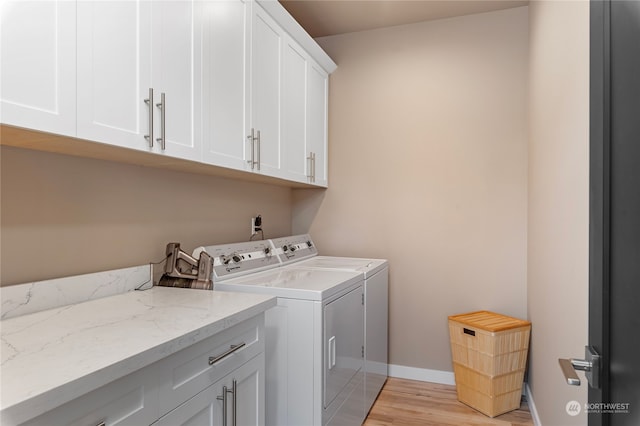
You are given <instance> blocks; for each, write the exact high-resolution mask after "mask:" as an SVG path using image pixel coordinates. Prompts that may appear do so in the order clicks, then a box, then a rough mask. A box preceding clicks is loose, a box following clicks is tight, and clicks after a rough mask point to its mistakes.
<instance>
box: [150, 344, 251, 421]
mask: <svg viewBox="0 0 640 426" xmlns="http://www.w3.org/2000/svg"><path fill="white" fill-rule="evenodd" d="M234 381H235V393H233V391H234ZM225 390H226V398H225V397H224V395H225V393H224V391H225ZM234 398H235V401H234ZM224 403H226V416H227V418H226V422H225V417H224V416H225V410H224V408H223V407H224ZM234 403H235V405H236V410H235V413H234V410H233V406H234ZM234 414H235V415H236V416H237V418H235V419H234V418H233V416H234ZM234 420H235V422H234ZM228 424H237V425H239V426H246V425H264V353H261V354H260V355H258V356H257V357H255V358H253V359H252V360H251V361H249V362H247V363H246V364H244V365H242V366H241V367H239V368H237V369H236V370H234V371H233V372H232V373H230V374H229V375H228V376H225V377H224V378H223V379H221V380H219V381H217V382H216V383H214V384H213V385H211V386H209V387H208V388H207V389H205V390H203V391H202V392H200V393H199V394H197V395H196V396H194V397H193V398H191V399H190V400H188V401H187V402H185V403H184V404H182V405H180V406H179V407H178V408H176V409H175V410H173V411H171V412H170V413H168V414H166V415H165V416H163V417H162V418H160V420H158V421H157V422H156V423H154V425H155V426H178V425H180V426H196V425H197V426H205V425H211V426H213V425H221V426H226V425H228Z"/></svg>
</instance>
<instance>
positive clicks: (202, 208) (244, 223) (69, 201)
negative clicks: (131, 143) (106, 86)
mask: <svg viewBox="0 0 640 426" xmlns="http://www.w3.org/2000/svg"><path fill="white" fill-rule="evenodd" d="M0 152H1V162H2V163H1V167H2V168H1V173H2V188H1V191H2V192H1V202H2V219H1V224H2V227H1V230H0V231H1V232H0V236H1V249H2V252H1V264H0V267H1V275H0V283H1V284H2V285H10V284H17V283H22V282H28V281H32V280H41V279H47V278H55V277H61V276H68V275H75V274H81V273H88V272H96V271H101V270H108V269H117V268H124V267H127V266H132V265H142V264H145V263H148V262H150V261H158V260H161V259H162V258H163V256H164V250H165V245H166V244H167V243H168V242H170V241H178V242H180V243H182V246H183V248H184V249H185V250H186V251H188V252H190V251H191V250H193V249H194V248H195V247H196V246H198V245H202V244H216V243H226V242H236V241H245V240H247V239H248V237H249V228H250V218H251V217H252V216H255V215H256V214H258V213H259V214H262V217H263V220H264V229H265V232H266V234H267V237H273V236H281V235H288V234H290V232H291V190H290V189H288V188H284V187H277V186H271V185H264V184H257V183H247V182H240V181H234V180H228V179H223V178H218V177H212V176H204V175H196V174H190V173H181V172H174V171H168V170H160V169H153V168H148V167H141V166H132V165H127V164H121V163H115V162H109V161H101V160H93V159H85V158H77V157H71V156H66V155H61V154H51V153H45V152H37V151H30V150H24V149H19V148H12V147H6V146H2V147H1V151H0Z"/></svg>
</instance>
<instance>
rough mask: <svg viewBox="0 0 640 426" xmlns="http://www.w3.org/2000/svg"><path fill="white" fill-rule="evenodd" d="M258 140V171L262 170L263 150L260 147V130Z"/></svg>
mask: <svg viewBox="0 0 640 426" xmlns="http://www.w3.org/2000/svg"><path fill="white" fill-rule="evenodd" d="M257 140H258V155H257V157H258V170H260V150H261V147H260V130H258V139H257Z"/></svg>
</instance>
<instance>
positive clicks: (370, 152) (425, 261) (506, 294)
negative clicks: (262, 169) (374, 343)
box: [293, 7, 528, 371]
mask: <svg viewBox="0 0 640 426" xmlns="http://www.w3.org/2000/svg"><path fill="white" fill-rule="evenodd" d="M527 34H528V32H527V8H526V7H524V8H517V9H510V10H504V11H499V12H492V13H486V14H479V15H470V16H465V17H460V18H453V19H445V20H439V21H432V22H427V23H421V24H413V25H406V26H399V27H391V28H386V29H382V30H374V31H365V32H359V33H352V34H346V35H339V36H332V37H326V38H321V39H319V40H318V41H319V43H320V45H321V46H322V47H323V48H324V49H325V50H326V51H327V53H328V54H329V55H330V56H331V57H332V58H333V59H334V60H335V61H336V62H337V64H338V69H337V71H336V72H335V73H334V74H332V75H331V80H330V95H329V96H330V101H329V102H330V103H329V139H330V151H329V161H330V163H329V183H330V188H329V189H328V190H327V191H326V192H321V191H314V190H294V196H293V198H294V204H293V205H294V207H293V230H294V232H306V231H310V232H311V234H312V235H313V237H314V239H315V240H316V242H317V245H318V247H319V250H320V252H321V253H324V254H334V255H347V256H362V257H384V258H388V259H389V260H390V265H391V268H390V295H389V297H390V301H389V305H390V320H389V324H390V332H389V342H390V348H389V353H390V361H391V363H392V364H397V365H403V366H410V367H418V368H426V369H435V370H446V371H452V365H451V353H450V348H449V335H448V329H447V316H448V315H452V314H458V313H462V312H467V311H471V310H478V309H490V310H495V311H498V312H503V313H505V314H509V315H514V316H518V317H526V315H527V312H526V266H525V265H526V217H527V145H526V141H527V130H526V129H527V63H528V55H527V49H528V44H527V43H528V41H527Z"/></svg>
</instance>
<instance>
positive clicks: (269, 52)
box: [251, 3, 284, 176]
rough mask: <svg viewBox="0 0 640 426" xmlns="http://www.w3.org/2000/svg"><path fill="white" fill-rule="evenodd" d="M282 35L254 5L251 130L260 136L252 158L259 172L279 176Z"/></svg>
mask: <svg viewBox="0 0 640 426" xmlns="http://www.w3.org/2000/svg"><path fill="white" fill-rule="evenodd" d="M283 37H284V32H283V30H282V29H281V28H280V26H279V25H278V24H277V23H276V22H275V21H274V20H273V18H271V16H269V15H268V14H267V13H266V12H265V11H264V10H263V9H262V8H261V7H260V6H259V5H258V4H257V3H254V4H253V12H252V34H251V39H252V42H251V127H252V128H253V129H254V131H255V132H256V133H257V132H258V131H259V132H260V143H259V149H257V150H256V154H255V156H256V158H255V160H256V161H258V163H259V164H258V165H257V166H256V169H255V170H256V171H257V169H258V167H259V171H260V172H261V173H264V174H268V175H271V176H280V169H281V153H282V150H281V135H280V121H281V117H280V115H281V113H280V94H281V79H280V77H281V64H282V44H283Z"/></svg>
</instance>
